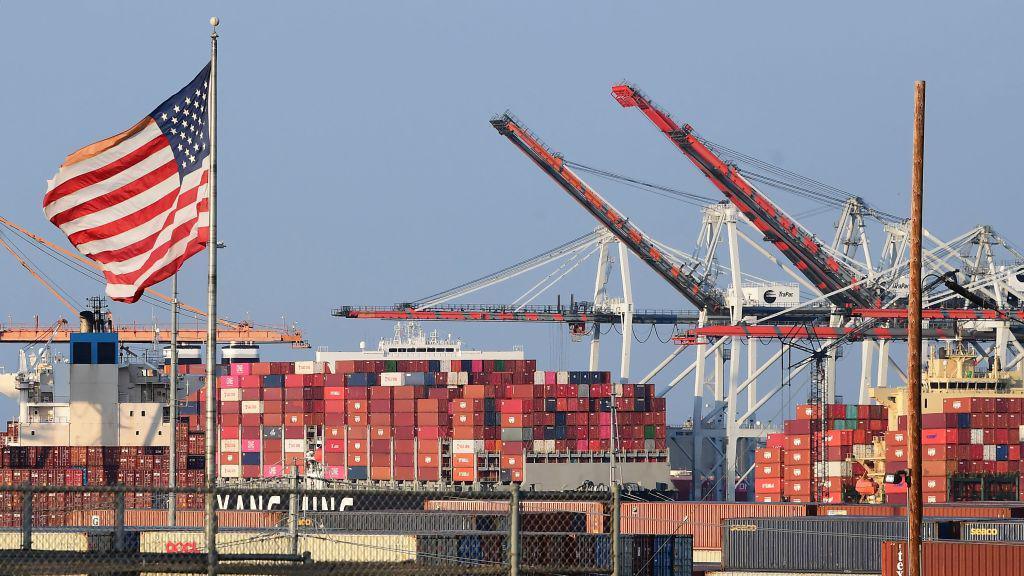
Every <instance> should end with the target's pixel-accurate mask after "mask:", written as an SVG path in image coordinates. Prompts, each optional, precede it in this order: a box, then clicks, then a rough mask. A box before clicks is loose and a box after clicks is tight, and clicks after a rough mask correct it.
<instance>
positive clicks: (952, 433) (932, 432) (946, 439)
mask: <svg viewBox="0 0 1024 576" xmlns="http://www.w3.org/2000/svg"><path fill="white" fill-rule="evenodd" d="M959 443H960V442H959V434H958V432H957V429H956V428H939V429H929V430H922V431H921V444H959Z"/></svg>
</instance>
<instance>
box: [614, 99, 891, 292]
mask: <svg viewBox="0 0 1024 576" xmlns="http://www.w3.org/2000/svg"><path fill="white" fill-rule="evenodd" d="M612 96H613V97H614V98H615V100H616V101H618V102H619V104H621V105H622V106H623V107H624V108H630V107H636V108H639V109H640V111H641V112H643V114H644V115H645V116H647V118H648V119H650V121H651V122H653V123H654V125H655V126H657V127H658V129H659V130H661V131H662V133H664V134H665V136H667V137H668V139H669V140H671V141H672V143H674V144H675V145H676V147H677V148H679V150H681V151H682V152H683V154H685V155H686V157H687V158H689V159H690V161H691V162H693V163H694V165H696V166H697V168H699V169H700V171H701V172H703V173H704V175H705V176H707V177H708V178H709V179H710V180H711V181H712V182H713V183H714V184H715V186H716V187H717V188H718V189H719V190H721V191H722V193H723V194H725V197H726V198H728V199H729V201H730V202H732V203H733V204H734V205H735V206H736V207H737V208H739V210H740V211H741V212H742V213H743V214H744V215H745V216H746V217H747V218H748V219H749V220H750V222H751V223H752V224H753V225H754V226H755V227H756V228H757V229H758V230H760V231H761V232H762V233H763V234H764V236H765V239H767V240H768V241H769V242H771V243H772V244H774V245H775V247H776V248H777V249H778V250H779V251H780V252H782V254H783V255H784V256H786V258H788V259H789V261H790V262H792V263H793V265H795V266H796V268H797V269H798V270H799V271H800V272H801V273H803V274H804V276H806V277H807V278H808V279H809V280H810V281H811V282H813V283H814V285H815V286H817V287H818V289H819V290H820V291H821V292H822V293H825V294H828V293H831V292H835V291H837V290H842V289H843V288H847V287H849V286H851V285H853V287H852V288H850V289H849V290H846V291H844V292H839V293H837V294H834V295H832V296H830V297H829V300H830V301H831V302H832V303H833V304H836V305H837V306H841V307H845V308H854V307H859V308H870V307H871V306H873V305H875V306H877V305H878V303H877V302H876V300H877V298H875V297H874V296H873V295H872V294H871V293H870V290H868V288H867V287H865V286H862V285H859V284H858V285H854V283H856V282H857V281H858V278H857V275H856V274H855V273H854V272H853V271H852V270H851V269H850V268H849V267H848V266H846V265H844V264H843V263H842V262H840V261H838V260H836V259H835V258H833V257H832V256H831V255H829V254H828V252H827V251H826V250H825V248H824V246H822V244H821V243H820V242H818V241H817V240H816V239H815V238H814V236H813V235H811V234H810V233H808V232H807V231H806V230H804V229H803V227H802V226H800V224H799V223H797V222H796V221H795V220H793V219H791V218H790V217H789V216H787V215H786V213H785V212H783V211H782V210H781V209H780V208H779V207H778V206H776V205H775V204H774V203H772V201H771V200H769V199H768V198H767V197H766V196H765V195H764V194H761V193H760V192H759V191H757V189H755V188H754V187H753V186H752V185H751V184H750V183H749V182H747V180H746V179H745V178H743V176H742V175H740V173H739V172H738V171H737V170H736V168H735V166H732V165H730V164H729V163H727V162H725V161H724V160H722V159H721V158H719V157H718V155H716V154H715V153H714V152H713V151H711V150H710V149H709V148H708V147H707V146H705V145H704V144H703V143H702V142H701V141H700V140H699V139H698V138H697V137H696V136H695V135H694V134H693V127H691V126H690V125H688V124H687V125H684V126H679V125H678V124H676V122H675V121H674V120H672V118H671V117H669V115H668V114H667V113H665V112H662V111H661V110H659V109H658V108H657V107H655V106H654V105H653V104H651V102H650V100H649V99H648V98H647V97H645V96H644V95H643V94H641V93H640V92H639V91H638V90H637V89H636V88H635V87H633V86H631V85H628V84H620V85H617V86H613V87H612Z"/></svg>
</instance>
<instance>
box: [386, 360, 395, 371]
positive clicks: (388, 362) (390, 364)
mask: <svg viewBox="0 0 1024 576" xmlns="http://www.w3.org/2000/svg"><path fill="white" fill-rule="evenodd" d="M384 371H385V372H398V360H385V361H384Z"/></svg>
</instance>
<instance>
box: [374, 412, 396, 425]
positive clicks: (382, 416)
mask: <svg viewBox="0 0 1024 576" xmlns="http://www.w3.org/2000/svg"><path fill="white" fill-rule="evenodd" d="M392 425H393V422H392V416H391V413H389V412H382V413H378V412H370V426H389V427H390V426H392Z"/></svg>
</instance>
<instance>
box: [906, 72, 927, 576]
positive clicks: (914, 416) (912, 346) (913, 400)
mask: <svg viewBox="0 0 1024 576" xmlns="http://www.w3.org/2000/svg"><path fill="white" fill-rule="evenodd" d="M924 94H925V83H924V80H918V81H917V82H915V83H914V164H913V170H912V171H911V178H910V297H909V299H908V303H907V309H908V312H909V314H908V317H909V322H908V323H907V376H908V379H907V448H908V450H907V452H908V454H909V459H908V460H909V466H910V487H909V490H908V491H907V492H908V494H907V514H908V516H909V519H908V520H909V531H908V542H907V552H908V554H907V575H908V576H921V574H922V572H921V516H922V509H921V508H922V504H923V503H922V502H921V500H922V494H921V213H922V208H921V203H922V199H923V188H924Z"/></svg>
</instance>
